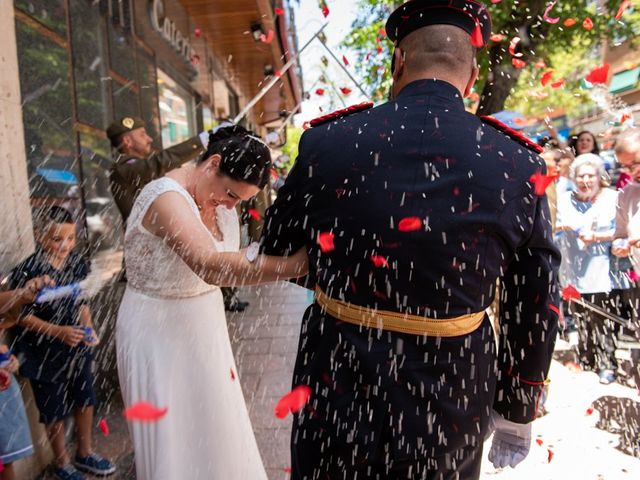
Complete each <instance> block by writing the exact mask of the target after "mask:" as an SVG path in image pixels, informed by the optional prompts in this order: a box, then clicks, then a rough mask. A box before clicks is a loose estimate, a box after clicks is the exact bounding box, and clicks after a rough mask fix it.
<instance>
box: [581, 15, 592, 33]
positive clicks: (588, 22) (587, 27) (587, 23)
mask: <svg viewBox="0 0 640 480" xmlns="http://www.w3.org/2000/svg"><path fill="white" fill-rule="evenodd" d="M582 28H584V29H585V30H586V31H587V32H588V31H589V30H591V29H592V28H593V21H592V20H591V19H590V18H589V17H587V18H585V19H584V22H582Z"/></svg>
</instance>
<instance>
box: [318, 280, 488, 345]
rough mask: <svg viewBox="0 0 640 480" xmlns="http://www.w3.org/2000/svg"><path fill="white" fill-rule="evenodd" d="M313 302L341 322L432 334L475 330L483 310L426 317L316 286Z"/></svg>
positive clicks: (450, 335) (464, 332)
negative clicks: (336, 294)
mask: <svg viewBox="0 0 640 480" xmlns="http://www.w3.org/2000/svg"><path fill="white" fill-rule="evenodd" d="M315 298H316V302H317V303H318V305H320V306H321V307H322V308H323V309H324V310H325V311H326V312H327V313H328V314H329V315H331V316H332V317H334V318H337V319H338V320H342V321H343V322H348V323H352V324H354V325H361V326H363V327H368V328H379V329H382V330H391V331H393V332H400V333H409V334H412V335H428V336H433V337H458V336H461V335H466V334H468V333H471V332H473V331H474V330H476V329H477V328H478V327H479V326H480V325H481V324H482V321H483V319H484V315H485V311H484V310H483V311H481V312H477V313H470V314H468V315H461V316H459V317H454V318H442V319H436V318H428V317H420V316H418V315H410V314H407V313H400V312H390V311H388V310H376V309H373V308H368V307H361V306H359V305H354V304H353V303H348V302H343V301H341V300H336V299H335V298H331V297H329V296H328V295H327V294H326V293H324V292H323V291H322V289H321V288H320V287H318V286H316V297H315Z"/></svg>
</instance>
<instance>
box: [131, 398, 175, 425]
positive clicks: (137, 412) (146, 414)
mask: <svg viewBox="0 0 640 480" xmlns="http://www.w3.org/2000/svg"><path fill="white" fill-rule="evenodd" d="M167 410H168V408H166V407H165V408H158V407H156V406H155V405H152V404H150V403H148V402H138V403H135V404H133V405H131V406H130V407H129V408H127V409H126V410H125V411H124V416H125V418H126V419H127V420H129V421H130V422H156V421H158V420H160V419H161V418H162V417H164V416H165V415H166V414H167Z"/></svg>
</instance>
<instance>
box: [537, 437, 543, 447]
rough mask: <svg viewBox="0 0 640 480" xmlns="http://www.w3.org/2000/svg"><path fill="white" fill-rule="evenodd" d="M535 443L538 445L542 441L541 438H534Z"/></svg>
mask: <svg viewBox="0 0 640 480" xmlns="http://www.w3.org/2000/svg"><path fill="white" fill-rule="evenodd" d="M536 443H537V444H538V445H540V446H542V444H543V443H544V442H543V441H542V439H541V438H536Z"/></svg>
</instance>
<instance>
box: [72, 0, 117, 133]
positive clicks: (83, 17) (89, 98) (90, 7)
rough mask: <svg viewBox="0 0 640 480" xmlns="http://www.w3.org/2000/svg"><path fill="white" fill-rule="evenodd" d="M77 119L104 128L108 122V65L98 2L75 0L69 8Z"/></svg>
mask: <svg viewBox="0 0 640 480" xmlns="http://www.w3.org/2000/svg"><path fill="white" fill-rule="evenodd" d="M71 25H72V29H71V32H72V37H73V38H72V42H73V45H72V46H73V57H74V74H75V84H76V100H77V105H78V120H79V121H81V122H83V123H87V124H89V125H93V126H95V127H97V128H100V129H104V128H106V127H107V125H108V124H109V120H110V115H109V101H108V98H109V92H108V86H109V83H108V73H107V71H108V65H107V63H108V62H107V61H106V57H105V52H106V48H105V42H106V40H105V38H104V29H103V28H102V24H101V16H100V11H99V8H98V6H97V5H96V3H95V2H91V1H90V0H77V1H75V2H73V8H72V9H71Z"/></svg>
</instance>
